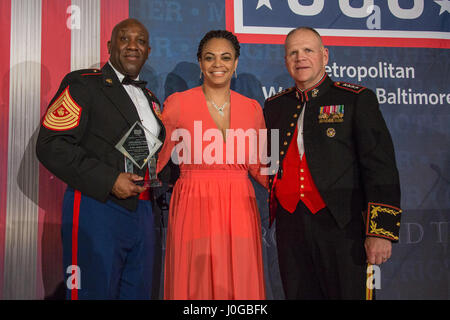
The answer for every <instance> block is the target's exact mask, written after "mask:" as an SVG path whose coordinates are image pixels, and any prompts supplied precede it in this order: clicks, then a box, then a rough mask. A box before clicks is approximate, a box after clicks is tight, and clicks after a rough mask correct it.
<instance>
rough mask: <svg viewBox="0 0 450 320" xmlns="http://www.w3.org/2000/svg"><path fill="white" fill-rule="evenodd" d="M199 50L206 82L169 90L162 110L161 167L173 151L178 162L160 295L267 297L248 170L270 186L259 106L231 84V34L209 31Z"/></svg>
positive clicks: (235, 47)
mask: <svg viewBox="0 0 450 320" xmlns="http://www.w3.org/2000/svg"><path fill="white" fill-rule="evenodd" d="M197 56H198V60H199V64H200V68H201V71H202V74H203V77H204V84H203V85H202V86H201V87H196V88H193V89H190V90H187V91H184V92H179V93H174V94H173V95H171V96H170V97H168V98H167V100H166V102H165V103H164V109H163V113H162V120H163V123H164V125H165V127H166V132H167V134H166V140H165V142H164V147H163V149H162V150H161V153H160V154H159V160H158V171H161V169H162V168H163V167H164V166H165V165H166V164H167V163H168V161H169V160H170V158H171V157H172V161H174V162H175V163H177V164H179V166H180V177H179V179H178V180H177V182H176V183H175V185H174V189H173V193H172V198H171V201H170V211H169V225H168V232H167V242H166V257H165V274H164V281H165V282H164V298H165V299H221V300H225V299H265V286H264V271H263V261H262V247H261V246H262V243H261V226H260V215H259V212H258V207H257V203H256V198H255V192H254V190H253V185H252V183H251V182H250V180H249V174H251V175H252V176H253V177H254V178H255V179H256V180H257V181H258V182H259V183H261V184H262V185H264V186H266V187H267V176H266V175H263V174H261V172H262V171H261V169H262V166H261V164H260V156H259V153H260V151H261V150H262V148H258V143H260V133H263V131H261V132H260V131H259V130H260V129H265V124H264V118H263V115H262V109H261V106H260V105H259V104H258V102H256V101H255V100H252V99H249V98H246V97H244V96H242V95H240V94H238V93H236V92H234V91H231V90H230V82H231V78H232V76H233V73H234V72H235V69H236V67H237V62H238V56H239V43H238V41H237V39H236V37H235V36H234V35H233V34H232V33H230V32H228V31H223V30H217V31H210V32H208V33H207V34H206V35H205V37H204V38H203V39H202V41H201V42H200V44H199V49H198V53H197ZM239 141H240V142H239ZM243 141H244V142H245V141H246V143H243ZM261 145H263V143H261ZM257 150H259V151H257Z"/></svg>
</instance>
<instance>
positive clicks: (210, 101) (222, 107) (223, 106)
mask: <svg viewBox="0 0 450 320" xmlns="http://www.w3.org/2000/svg"><path fill="white" fill-rule="evenodd" d="M202 89H203V93H204V94H205V97H206V100H207V101H208V102H209V103H211V105H212V106H213V107H214V108H215V109H216V110H217V112H218V113H219V115H220V116H221V117H223V116H225V113H224V112H223V109H225V107H226V106H227V105H228V101H226V102H225V103H224V104H223V105H222V106H220V107H219V106H218V105H217V103H215V102H214V101H213V100H212V99H210V98H209V97H208V96H207V95H206V93H205V89H204V88H202ZM227 100H228V99H227Z"/></svg>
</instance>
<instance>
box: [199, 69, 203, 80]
mask: <svg viewBox="0 0 450 320" xmlns="http://www.w3.org/2000/svg"><path fill="white" fill-rule="evenodd" d="M202 74H203V72H202V70H201V69H200V79H201V78H202Z"/></svg>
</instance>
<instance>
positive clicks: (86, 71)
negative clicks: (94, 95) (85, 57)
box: [76, 69, 102, 76]
mask: <svg viewBox="0 0 450 320" xmlns="http://www.w3.org/2000/svg"><path fill="white" fill-rule="evenodd" d="M76 72H77V73H78V74H79V75H81V76H98V75H101V74H102V71H101V70H100V69H83V70H77V71H76Z"/></svg>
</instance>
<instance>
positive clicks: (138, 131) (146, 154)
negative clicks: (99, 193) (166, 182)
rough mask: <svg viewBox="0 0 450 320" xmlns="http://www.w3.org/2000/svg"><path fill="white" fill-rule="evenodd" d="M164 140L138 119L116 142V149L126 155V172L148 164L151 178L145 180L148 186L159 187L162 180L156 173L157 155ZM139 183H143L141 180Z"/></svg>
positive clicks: (132, 171)
mask: <svg viewBox="0 0 450 320" xmlns="http://www.w3.org/2000/svg"><path fill="white" fill-rule="evenodd" d="M161 145H162V142H161V141H160V140H159V139H158V138H157V137H156V136H155V135H153V134H152V133H151V132H150V131H149V130H148V129H146V128H145V127H144V126H143V125H142V124H141V123H140V122H139V121H136V122H135V123H134V124H133V126H132V127H131V128H130V130H128V131H127V132H126V133H125V135H124V136H123V137H122V139H120V141H119V142H118V143H117V144H116V149H117V150H119V151H120V152H121V153H122V154H123V155H124V156H125V158H124V159H125V172H129V173H134V166H136V167H138V168H139V169H141V170H142V169H143V168H144V167H145V165H147V166H148V173H149V179H148V180H144V182H143V185H144V186H146V187H159V186H161V182H160V181H159V180H158V178H157V175H156V157H155V153H156V151H158V149H159V147H160V146H161ZM139 183H142V182H141V181H139Z"/></svg>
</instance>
